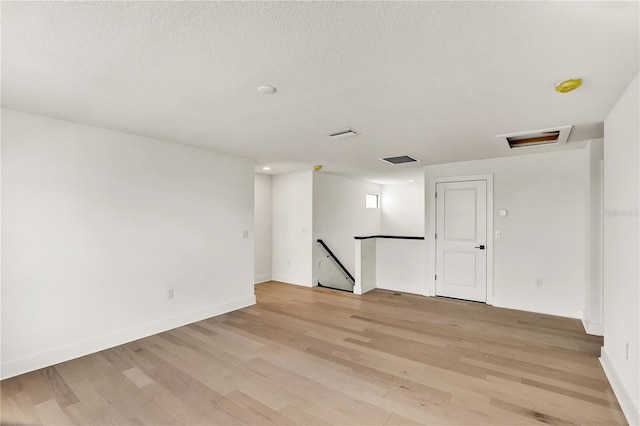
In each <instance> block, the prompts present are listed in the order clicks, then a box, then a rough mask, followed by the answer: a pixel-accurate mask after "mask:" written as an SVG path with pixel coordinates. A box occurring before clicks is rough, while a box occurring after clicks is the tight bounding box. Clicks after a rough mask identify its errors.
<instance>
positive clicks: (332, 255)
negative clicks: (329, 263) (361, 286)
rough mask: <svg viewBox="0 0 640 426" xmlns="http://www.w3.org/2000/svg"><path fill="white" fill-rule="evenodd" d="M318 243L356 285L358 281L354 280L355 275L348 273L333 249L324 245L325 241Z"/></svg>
mask: <svg viewBox="0 0 640 426" xmlns="http://www.w3.org/2000/svg"><path fill="white" fill-rule="evenodd" d="M318 242H319V243H320V245H321V246H322V248H323V249H325V251H326V252H327V253H328V254H329V256H330V257H331V258H332V259H333V261H334V262H336V264H337V265H338V266H339V267H340V269H342V272H344V273H345V274H346V275H347V277H349V279H350V280H351V281H353V282H354V283H355V282H356V280H355V278H353V275H351V274H350V273H349V271H347V268H345V267H344V265H343V264H342V262H340V260H339V259H338V258H337V257H336V255H335V254H333V252H332V251H331V249H330V248H329V247H327V245H326V244H325V243H324V241H322V240H318Z"/></svg>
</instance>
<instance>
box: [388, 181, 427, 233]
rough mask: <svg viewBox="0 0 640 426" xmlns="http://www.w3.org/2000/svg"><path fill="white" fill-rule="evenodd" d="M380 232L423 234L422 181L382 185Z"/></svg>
mask: <svg viewBox="0 0 640 426" xmlns="http://www.w3.org/2000/svg"><path fill="white" fill-rule="evenodd" d="M381 207H382V211H381V213H382V220H381V228H382V230H381V233H382V234H385V235H403V236H423V235H424V181H423V180H416V182H412V183H409V182H407V183H402V184H393V185H391V184H390V185H382V203H381Z"/></svg>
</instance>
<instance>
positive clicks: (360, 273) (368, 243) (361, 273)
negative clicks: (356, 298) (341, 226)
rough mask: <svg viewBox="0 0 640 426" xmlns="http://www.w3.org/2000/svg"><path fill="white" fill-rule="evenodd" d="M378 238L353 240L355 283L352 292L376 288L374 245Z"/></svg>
mask: <svg viewBox="0 0 640 426" xmlns="http://www.w3.org/2000/svg"><path fill="white" fill-rule="evenodd" d="M377 241H378V238H367V239H364V240H355V257H356V269H355V275H354V277H355V285H354V287H353V293H354V294H365V293H366V292H368V291H371V290H373V289H374V288H376V286H377V285H376V283H377V278H376V269H377V268H376V263H377V259H376V257H377V256H376V247H377Z"/></svg>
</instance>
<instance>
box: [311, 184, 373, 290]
mask: <svg viewBox="0 0 640 426" xmlns="http://www.w3.org/2000/svg"><path fill="white" fill-rule="evenodd" d="M366 194H379V195H380V194H381V187H380V185H377V184H374V183H368V182H362V181H359V180H355V179H350V178H346V177H342V176H337V175H332V174H329V173H325V172H314V173H313V265H314V268H313V270H314V276H313V282H314V284H315V283H316V282H317V279H318V274H319V269H320V268H322V265H323V263H325V262H327V258H326V256H325V254H324V252H323V250H322V248H321V247H320V246H319V245H318V244H317V243H316V241H317V240H318V239H322V240H323V241H324V242H325V243H326V244H327V246H329V248H330V249H331V251H333V253H334V254H335V255H336V256H337V257H338V259H340V261H341V262H342V263H343V265H345V267H346V268H347V270H348V271H349V272H350V273H351V274H352V275H354V274H355V240H354V238H353V237H354V236H366V235H374V234H379V233H380V223H381V214H380V209H367V208H366V207H365V196H366ZM318 264H320V268H319V267H318Z"/></svg>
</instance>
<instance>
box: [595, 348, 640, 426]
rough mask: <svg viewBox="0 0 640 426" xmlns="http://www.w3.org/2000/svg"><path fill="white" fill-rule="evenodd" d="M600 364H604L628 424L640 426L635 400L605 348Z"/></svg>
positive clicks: (639, 413) (639, 411)
mask: <svg viewBox="0 0 640 426" xmlns="http://www.w3.org/2000/svg"><path fill="white" fill-rule="evenodd" d="M600 364H602V369H603V370H604V374H605V375H606V376H607V379H609V383H610V384H611V388H612V389H613V393H614V394H616V398H618V403H619V404H620V408H622V412H623V413H624V416H625V417H626V418H627V422H628V423H629V424H630V425H640V410H639V409H638V406H636V404H635V402H634V401H633V398H631V395H629V392H627V389H626V387H625V386H624V382H623V381H622V380H620V376H619V375H618V373H617V372H616V369H615V368H614V367H613V363H612V362H611V358H610V357H609V355H608V354H607V352H606V351H605V350H604V347H603V348H602V352H601V356H600Z"/></svg>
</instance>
